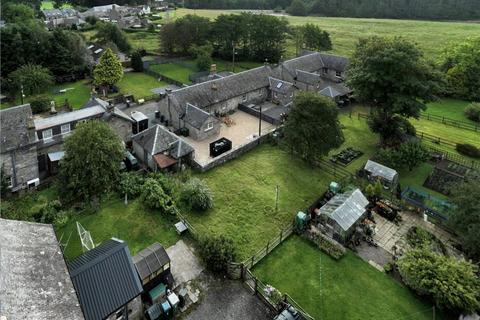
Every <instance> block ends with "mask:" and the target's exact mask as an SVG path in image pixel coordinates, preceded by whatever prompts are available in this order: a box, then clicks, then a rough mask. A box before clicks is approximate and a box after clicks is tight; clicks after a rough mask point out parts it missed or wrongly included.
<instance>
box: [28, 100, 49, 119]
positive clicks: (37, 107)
mask: <svg viewBox="0 0 480 320" xmlns="http://www.w3.org/2000/svg"><path fill="white" fill-rule="evenodd" d="M30 106H31V107H32V112H33V113H34V114H36V113H42V112H46V111H48V110H49V109H50V99H49V98H48V97H47V96H43V95H42V96H38V97H37V98H35V100H33V101H32V102H30Z"/></svg>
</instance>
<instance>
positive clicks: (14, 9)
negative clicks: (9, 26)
mask: <svg viewBox="0 0 480 320" xmlns="http://www.w3.org/2000/svg"><path fill="white" fill-rule="evenodd" d="M2 18H3V19H4V20H5V22H7V23H23V22H25V21H28V20H32V19H35V11H34V10H33V8H32V7H30V6H28V5H26V4H23V3H7V4H6V5H5V6H4V8H3V12H2Z"/></svg>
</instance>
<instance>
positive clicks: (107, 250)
mask: <svg viewBox="0 0 480 320" xmlns="http://www.w3.org/2000/svg"><path fill="white" fill-rule="evenodd" d="M69 269H70V275H71V278H72V281H73V285H74V286H75V289H76V291H77V295H78V299H79V301H80V305H81V307H82V310H83V313H84V315H85V319H87V320H97V319H98V320H100V319H104V318H105V317H107V316H108V315H110V314H111V313H113V312H114V311H116V310H117V309H119V308H120V307H121V306H123V305H125V304H126V303H128V302H129V301H131V300H132V299H134V298H135V297H137V296H138V295H139V294H140V293H142V291H143V288H142V285H141V283H140V279H139V278H138V275H137V272H136V271H135V267H134V265H133V262H132V257H131V256H130V251H129V250H128V246H127V244H126V243H125V242H123V241H121V240H118V239H115V238H112V239H110V240H107V241H105V242H103V243H102V244H101V245H99V246H98V247H96V248H94V249H92V250H90V251H87V252H85V253H83V254H82V255H80V256H79V257H77V258H76V259H75V260H73V261H72V262H71V263H69Z"/></svg>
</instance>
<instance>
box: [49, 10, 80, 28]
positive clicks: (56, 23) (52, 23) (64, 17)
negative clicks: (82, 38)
mask: <svg viewBox="0 0 480 320" xmlns="http://www.w3.org/2000/svg"><path fill="white" fill-rule="evenodd" d="M41 12H42V16H43V19H44V23H45V24H46V25H47V27H48V28H51V29H52V28H56V27H71V26H73V25H75V26H77V27H78V26H79V25H81V24H84V23H85V21H84V20H83V19H82V18H81V17H80V13H79V12H78V11H77V10H75V9H71V8H64V9H46V10H41Z"/></svg>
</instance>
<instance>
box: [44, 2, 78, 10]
mask: <svg viewBox="0 0 480 320" xmlns="http://www.w3.org/2000/svg"><path fill="white" fill-rule="evenodd" d="M71 7H72V5H71V4H69V3H64V4H62V8H71ZM49 9H54V6H53V1H42V4H41V6H40V10H49Z"/></svg>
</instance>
